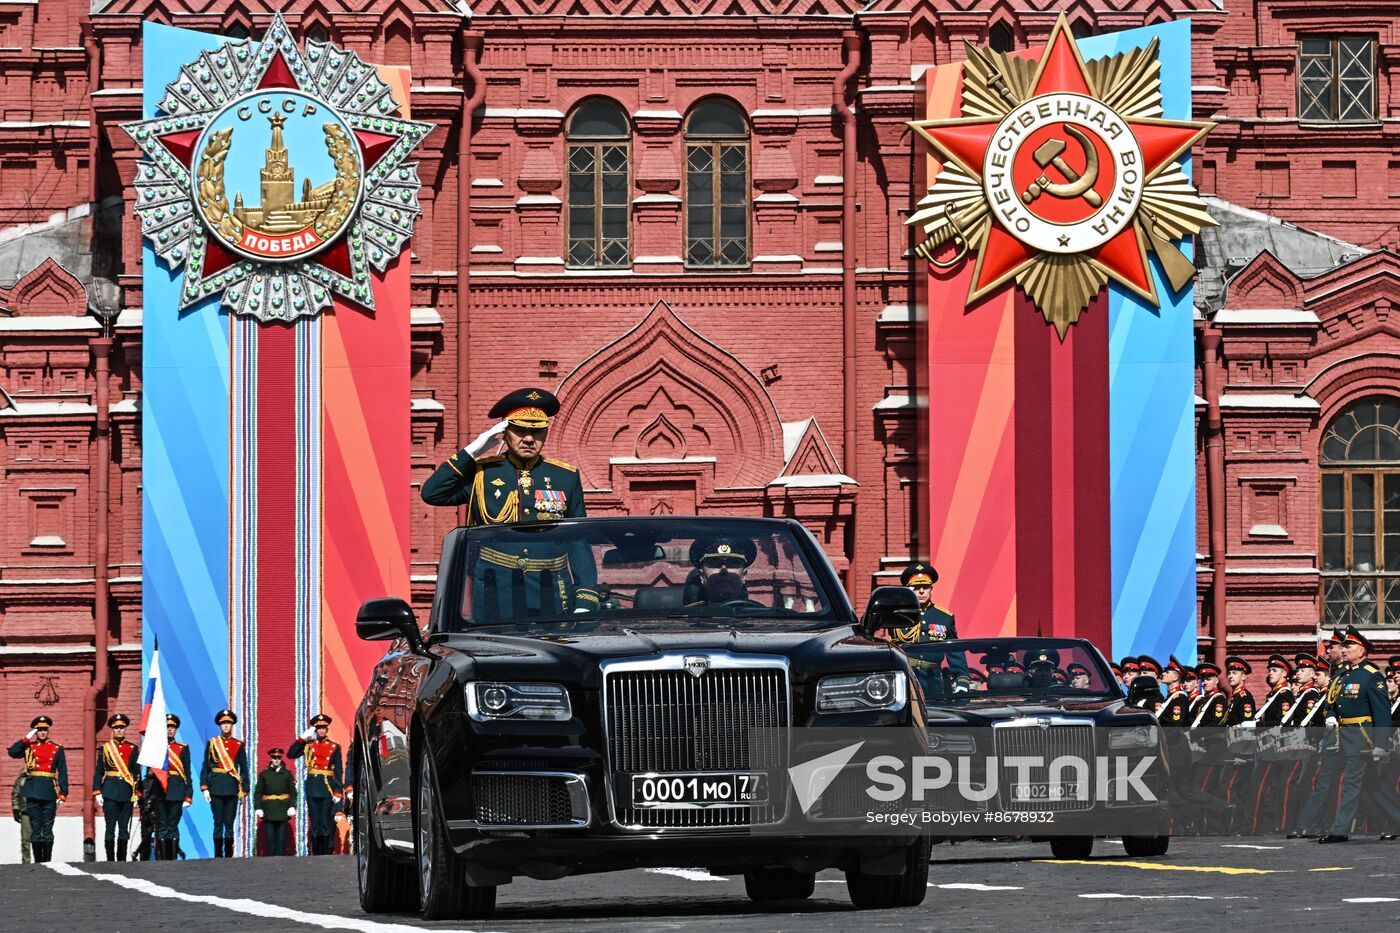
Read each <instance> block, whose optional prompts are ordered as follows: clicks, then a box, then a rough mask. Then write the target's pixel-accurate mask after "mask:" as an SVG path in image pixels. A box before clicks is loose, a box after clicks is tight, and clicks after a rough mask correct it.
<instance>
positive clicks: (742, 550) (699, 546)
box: [690, 537, 758, 567]
mask: <svg viewBox="0 0 1400 933" xmlns="http://www.w3.org/2000/svg"><path fill="white" fill-rule="evenodd" d="M731 557H737V558H740V559H741V560H743V562H744V566H745V567H747V566H748V565H749V564H752V563H753V562H754V559H755V558H756V557H758V548H757V547H755V546H754V543H753V542H752V541H750V540H749V539H748V538H735V537H719V538H708V539H706V540H703V541H696V542H695V543H693V544H691V546H690V562H691V563H692V564H694V565H695V566H697V567H699V566H700V564H701V563H702V562H703V561H707V560H713V559H727V558H731Z"/></svg>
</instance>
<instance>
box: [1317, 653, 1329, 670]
mask: <svg viewBox="0 0 1400 933" xmlns="http://www.w3.org/2000/svg"><path fill="white" fill-rule="evenodd" d="M1314 663H1315V664H1316V665H1317V669H1318V670H1320V671H1330V670H1331V669H1332V662H1331V661H1329V660H1327V659H1326V658H1324V657H1323V656H1322V655H1318V656H1317V660H1316V661H1315V662H1314Z"/></svg>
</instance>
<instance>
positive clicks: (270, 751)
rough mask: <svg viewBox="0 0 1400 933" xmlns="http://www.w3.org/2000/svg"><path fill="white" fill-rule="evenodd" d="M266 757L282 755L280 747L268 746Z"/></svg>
mask: <svg viewBox="0 0 1400 933" xmlns="http://www.w3.org/2000/svg"><path fill="white" fill-rule="evenodd" d="M267 757H269V758H281V757H282V749H280V748H275V747H274V748H269V749H268V750H267Z"/></svg>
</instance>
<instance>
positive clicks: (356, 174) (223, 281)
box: [123, 15, 431, 321]
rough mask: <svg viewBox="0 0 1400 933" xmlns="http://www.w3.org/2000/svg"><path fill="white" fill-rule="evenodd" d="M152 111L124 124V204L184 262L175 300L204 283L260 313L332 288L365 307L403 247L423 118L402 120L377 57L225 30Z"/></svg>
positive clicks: (414, 196) (322, 304) (192, 298)
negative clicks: (130, 146) (130, 189)
mask: <svg viewBox="0 0 1400 933" xmlns="http://www.w3.org/2000/svg"><path fill="white" fill-rule="evenodd" d="M157 112H158V115H157V116H156V117H154V118H153V119H149V120H141V121H138V122H136V123H130V124H127V125H126V126H125V127H123V128H124V129H125V130H126V131H127V133H128V134H130V135H131V137H132V138H133V139H134V140H136V143H137V145H138V146H140V147H141V149H142V151H143V153H144V154H145V157H144V158H143V159H142V160H141V161H140V162H139V163H138V165H137V168H136V193H137V198H136V200H137V204H136V214H137V216H138V217H139V219H140V221H141V231H142V234H143V235H144V236H145V237H146V239H147V241H148V242H149V243H150V244H151V247H152V249H153V250H154V251H155V253H156V255H157V256H158V257H159V258H160V259H161V260H162V261H163V262H164V263H165V264H166V265H168V266H169V267H170V268H171V269H172V270H183V272H184V282H183V285H182V287H181V291H180V307H181V308H187V307H189V306H191V305H194V304H196V303H198V302H200V301H203V300H204V299H207V298H210V297H213V296H215V295H219V296H221V301H222V303H223V305H224V306H225V307H227V308H229V309H230V310H231V311H233V312H234V313H235V314H240V315H247V316H250V317H254V318H257V319H259V320H262V321H290V320H294V319H296V318H299V317H311V316H314V315H316V314H318V313H320V312H321V311H324V310H325V309H327V308H329V307H330V306H331V302H332V299H333V297H334V296H340V297H341V298H343V299H347V300H349V301H351V302H354V303H356V304H358V305H360V306H361V307H364V308H367V309H370V310H373V308H374V290H373V288H372V286H371V279H370V276H371V273H372V272H380V273H382V272H384V271H385V270H386V269H387V268H388V267H389V265H390V264H391V263H393V262H394V260H395V259H397V258H398V256H399V254H400V253H401V252H402V251H403V249H404V247H405V246H407V244H408V241H409V239H410V238H411V237H412V236H413V228H414V224H415V222H416V221H417V219H418V214H419V205H418V188H419V185H420V182H419V179H418V166H417V164H416V163H413V162H408V161H406V160H407V158H408V157H409V155H410V154H411V153H412V151H413V149H414V147H416V146H417V145H418V144H419V143H420V142H422V141H423V139H425V138H426V137H427V135H428V132H429V131H430V130H431V125H430V124H427V123H420V122H415V121H412V120H405V119H402V118H401V117H400V116H399V114H400V113H401V112H402V106H401V104H400V103H399V101H398V100H396V99H395V97H394V92H393V89H392V88H391V87H390V86H389V85H388V84H386V83H385V82H384V80H383V79H382V78H381V77H380V75H379V72H378V69H377V68H375V67H374V66H373V65H370V64H366V63H365V62H363V61H361V60H360V58H359V56H358V55H356V54H355V53H354V52H348V51H345V50H343V49H338V48H336V47H334V46H332V45H330V44H328V43H321V42H308V43H307V44H306V47H305V51H303V50H302V49H299V48H298V47H297V45H296V43H295V42H294V41H293V40H292V37H291V34H290V31H289V30H288V29H287V25H286V23H285V22H284V21H283V19H282V17H281V16H280V15H278V16H276V17H274V18H273V20H272V23H271V25H270V26H269V27H268V30H267V34H266V35H265V36H264V37H263V39H262V41H261V42H252V41H249V40H229V41H227V42H224V43H222V44H221V45H219V46H218V47H217V48H215V49H213V50H210V51H206V52H203V53H201V54H200V56H199V57H198V58H196V59H195V60H194V61H192V62H190V63H188V64H186V65H185V66H184V67H183V68H181V69H180V74H179V77H178V78H176V79H175V80H174V81H172V82H171V83H170V84H169V85H167V86H166V89H165V94H164V95H163V97H162V99H161V102H160V104H159V105H158V108H157Z"/></svg>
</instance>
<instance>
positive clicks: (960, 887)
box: [929, 881, 1025, 891]
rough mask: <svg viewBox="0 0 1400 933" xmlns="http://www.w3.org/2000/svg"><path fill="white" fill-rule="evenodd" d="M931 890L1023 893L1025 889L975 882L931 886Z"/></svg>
mask: <svg viewBox="0 0 1400 933" xmlns="http://www.w3.org/2000/svg"><path fill="white" fill-rule="evenodd" d="M929 887H931V888H942V889H943V890H945V891H1024V890H1025V888H1018V887H1016V886H1015V885H1008V884H978V883H977V882H975V881H955V882H953V883H952V884H933V883H930V884H929Z"/></svg>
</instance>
